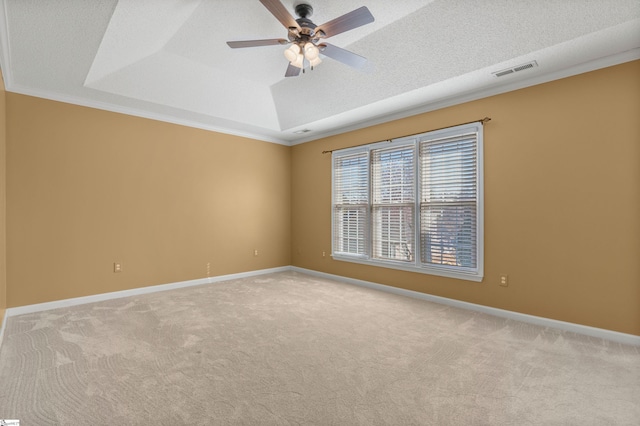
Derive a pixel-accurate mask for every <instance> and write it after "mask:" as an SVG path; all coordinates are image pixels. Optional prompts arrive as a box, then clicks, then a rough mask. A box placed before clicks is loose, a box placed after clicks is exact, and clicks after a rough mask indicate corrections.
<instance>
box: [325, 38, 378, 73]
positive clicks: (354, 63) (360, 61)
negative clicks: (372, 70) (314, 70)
mask: <svg viewBox="0 0 640 426" xmlns="http://www.w3.org/2000/svg"><path fill="white" fill-rule="evenodd" d="M318 47H319V48H320V53H322V54H323V55H324V56H328V57H329V58H331V59H335V60H336V61H338V62H342V63H343V64H345V65H349V66H350V67H352V68H356V69H359V70H362V71H364V70H365V67H366V66H367V63H368V62H369V61H367V58H365V57H363V56H360V55H356V54H355V53H353V52H349V51H348V50H345V49H342V48H341V47H337V46H334V45H333V44H329V43H322V44H319V45H318Z"/></svg>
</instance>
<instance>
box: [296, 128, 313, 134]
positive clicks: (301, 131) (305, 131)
mask: <svg viewBox="0 0 640 426" xmlns="http://www.w3.org/2000/svg"><path fill="white" fill-rule="evenodd" d="M310 131H311V129H302V130H298V131H297V132H293V133H295V134H298V135H300V134H302V133H309V132H310Z"/></svg>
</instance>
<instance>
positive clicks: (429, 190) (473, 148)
mask: <svg viewBox="0 0 640 426" xmlns="http://www.w3.org/2000/svg"><path fill="white" fill-rule="evenodd" d="M477 156H478V154H477V137H476V133H470V134H466V135H460V136H457V137H452V138H444V139H436V140H425V141H422V142H420V169H421V170H420V173H421V177H422V179H421V180H422V181H421V185H420V188H421V190H422V191H421V194H422V196H421V202H420V223H421V238H420V239H421V243H422V246H421V248H422V250H421V253H422V262H423V263H425V264H433V265H445V266H457V267H463V268H471V269H474V268H476V267H477V256H476V255H477V250H478V247H477V232H476V229H477V204H478V182H477V176H478V167H477Z"/></svg>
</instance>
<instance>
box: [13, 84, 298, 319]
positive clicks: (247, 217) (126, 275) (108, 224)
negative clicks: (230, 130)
mask: <svg viewBox="0 0 640 426" xmlns="http://www.w3.org/2000/svg"><path fill="white" fill-rule="evenodd" d="M7 129H8V135H7V158H8V165H7V230H8V232H7V244H8V256H7V263H8V265H7V274H8V276H7V282H8V288H7V302H8V305H7V306H8V307H15V306H22V305H28V304H34V303H41V302H47V301H53V300H60V299H66V298H72V297H78V296H85V295H92V294H98V293H105V292H111V291H118V290H125V289H131V288H135V287H142V286H149V285H156V284H163V283H172V282H178V281H185V280H192V279H198V278H204V277H206V276H207V263H208V262H210V264H211V268H210V269H211V276H217V275H225V274H232V273H239V272H244V271H251V270H259V269H265V268H273V267H279V266H286V265H290V263H291V259H290V246H291V243H290V214H291V205H290V148H289V147H287V146H281V145H276V144H272V143H266V142H260V141H255V140H250V139H245V138H241V137H234V136H229V135H223V134H219V133H214V132H208V131H203V130H197V129H192V128H186V127H181V126H177V125H173V124H168V123H163V122H158V121H152V120H146V119H141V118H137V117H131V116H125V115H121V114H115V113H110V112H106V111H99V110H95V109H91V108H85V107H79V106H74V105H69V104H64V103H58V102H53V101H48V100H43V99H38V98H33V97H28V96H23V95H18V94H14V93H7ZM254 249H257V250H258V251H259V252H258V253H259V255H258V256H257V257H255V256H254ZM114 262H122V263H123V269H124V270H123V272H121V273H114V272H113V263H114Z"/></svg>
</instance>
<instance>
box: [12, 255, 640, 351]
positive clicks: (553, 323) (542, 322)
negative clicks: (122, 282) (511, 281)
mask: <svg viewBox="0 0 640 426" xmlns="http://www.w3.org/2000/svg"><path fill="white" fill-rule="evenodd" d="M286 271H294V272H299V273H302V274H307V275H313V276H317V277H321V278H327V279H332V280H335V281H339V282H344V283H347V284H353V285H357V286H361V287H367V288H370V289H373V290H379V291H384V292H387V293H392V294H397V295H400V296H407V297H413V298H415V299H421V300H426V301H429V302H434V303H439V304H442V305H448V306H453V307H456V308H462V309H468V310H471V311H476V312H483V313H486V314H489V315H494V316H497V317H502V318H508V319H512V320H516V321H522V322H526V323H529V324H535V325H539V326H543V327H551V328H556V329H559V330H564V331H569V332H573V333H578V334H583V335H586V336H591V337H597V338H601V339H606V340H610V341H613V342H618V343H624V344H627V345H634V346H640V336H636V335H633V334H626V333H620V332H617V331H611V330H605V329H602V328H596V327H589V326H586V325H580V324H574V323H570V322H565V321H558V320H554V319H550V318H544V317H537V316H534V315H528V314H522V313H519V312H513V311H507V310H504V309H498V308H492V307H490V306H484V305H477V304H475V303H469V302H463V301H460V300H455V299H449V298H446V297H440V296H434V295H431V294H426V293H420V292H417V291H412V290H406V289H403V288H398V287H392V286H388V285H384V284H378V283H373V282H369V281H363V280H357V279H354V278H347V277H343V276H340V275H333V274H328V273H325V272H319V271H314V270H311V269H304V268H299V267H297V266H283V267H279V268H272V269H261V270H257V271H249V272H241V273H238V274H230V275H221V276H217V277H210V278H200V279H197V280H191V281H182V282H177V283H171V284H161V285H155V286H150V287H141V288H134V289H131V290H123V291H116V292H112V293H103V294H96V295H92V296H84V297H76V298H73V299H64V300H57V301H53V302H46V303H39V304H36V305H27V306H19V307H16V308H8V309H7V310H6V311H5V314H4V320H3V321H2V327H0V347H1V345H2V338H3V336H4V330H5V327H6V324H7V319H8V318H9V317H12V316H16V315H23V314H30V313H34V312H40V311H47V310H50V309H58V308H65V307H68V306H75V305H82V304H85V303H95V302H101V301H103V300H111V299H119V298H122V297H129V296H137V295H142V294H148V293H155V292H158V291H166V290H174V289H178V288H185V287H193V286H197V285H203V284H211V283H216V282H222V281H229V280H234V279H239V278H248V277H254V276H259V275H265V274H272V273H276V272H286Z"/></svg>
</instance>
